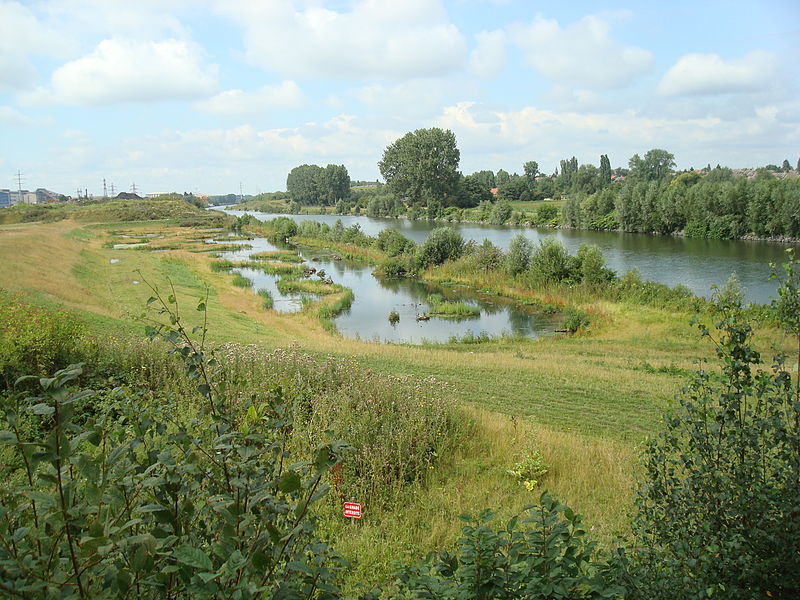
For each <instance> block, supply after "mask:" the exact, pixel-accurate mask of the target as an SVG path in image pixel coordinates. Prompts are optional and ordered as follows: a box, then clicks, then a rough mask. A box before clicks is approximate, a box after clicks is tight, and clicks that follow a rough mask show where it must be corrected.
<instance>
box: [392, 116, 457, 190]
mask: <svg viewBox="0 0 800 600" xmlns="http://www.w3.org/2000/svg"><path fill="white" fill-rule="evenodd" d="M460 158H461V154H460V153H459V151H458V147H457V146H456V136H455V135H454V134H453V132H452V131H450V130H449V129H447V130H445V129H439V128H438V127H434V128H432V129H417V130H416V131H412V132H410V133H407V134H405V135H404V136H403V137H401V138H400V139H399V140H396V141H395V142H393V143H392V144H390V145H389V146H387V147H386V149H385V150H384V151H383V158H382V159H381V161H380V162H379V163H378V168H379V169H380V171H381V175H382V176H383V178H384V179H385V180H386V184H387V186H388V187H389V189H390V190H391V191H392V192H393V193H395V194H397V195H400V196H408V197H409V198H410V199H411V201H412V202H414V203H419V202H420V201H421V200H423V199H424V200H429V199H442V198H444V197H445V196H447V195H448V194H451V193H453V192H454V191H455V190H456V186H457V184H458V182H459V178H460V174H459V172H458V163H459V160H460Z"/></svg>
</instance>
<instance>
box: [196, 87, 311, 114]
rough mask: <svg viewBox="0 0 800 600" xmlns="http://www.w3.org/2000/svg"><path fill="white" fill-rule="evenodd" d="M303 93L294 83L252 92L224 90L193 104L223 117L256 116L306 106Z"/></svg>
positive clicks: (204, 110)
mask: <svg viewBox="0 0 800 600" xmlns="http://www.w3.org/2000/svg"><path fill="white" fill-rule="evenodd" d="M306 102H307V99H306V97H305V95H304V94H303V91H302V90H301V89H300V87H299V86H298V85H297V84H296V83H295V82H294V81H284V82H282V83H279V84H278V85H265V86H262V87H260V88H259V89H257V90H256V91H254V92H245V91H242V90H225V91H224V92H220V93H219V94H217V95H216V96H214V97H212V98H209V99H208V100H203V101H201V102H198V103H196V104H195V108H197V109H198V110H199V111H201V112H206V113H210V114H213V115H218V116H223V117H237V116H250V115H258V114H260V113H264V112H266V111H270V110H281V109H292V108H299V107H301V106H303V105H304V104H306Z"/></svg>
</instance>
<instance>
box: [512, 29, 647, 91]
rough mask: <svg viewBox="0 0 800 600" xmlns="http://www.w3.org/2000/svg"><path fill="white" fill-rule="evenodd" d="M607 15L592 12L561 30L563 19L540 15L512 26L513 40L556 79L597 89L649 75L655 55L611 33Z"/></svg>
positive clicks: (544, 73) (536, 66) (536, 65)
mask: <svg viewBox="0 0 800 600" xmlns="http://www.w3.org/2000/svg"><path fill="white" fill-rule="evenodd" d="M610 30H611V25H610V23H609V21H608V20H607V19H606V18H603V17H601V16H597V15H589V16H586V17H584V18H582V19H581V20H580V21H577V22H575V23H572V24H570V25H568V26H567V27H566V28H563V29H562V28H561V26H560V25H559V24H558V21H556V20H554V19H545V18H543V17H537V18H536V19H535V20H534V21H533V22H532V23H529V24H514V25H511V26H510V27H509V35H510V38H511V40H512V41H513V42H514V43H515V44H516V45H517V46H519V48H520V49H521V50H522V52H523V53H524V55H525V60H526V62H527V63H528V64H529V65H530V66H531V67H533V68H534V69H536V70H537V71H538V72H539V73H540V74H541V75H542V76H543V77H545V78H547V79H550V80H552V81H556V82H560V83H566V84H573V85H578V86H581V87H592V88H616V87H623V86H625V85H627V84H629V83H630V82H631V81H633V80H634V79H636V78H637V77H638V76H640V75H642V74H644V73H645V72H646V71H648V70H649V69H650V66H651V65H652V63H653V55H652V54H651V53H650V52H648V51H647V50H644V49H642V48H637V47H635V46H625V45H623V44H621V43H620V42H618V41H616V40H614V39H613V38H612V37H611V35H610Z"/></svg>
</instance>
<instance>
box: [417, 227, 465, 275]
mask: <svg viewBox="0 0 800 600" xmlns="http://www.w3.org/2000/svg"><path fill="white" fill-rule="evenodd" d="M463 252H464V238H462V237H461V234H460V233H458V232H457V231H456V230H455V229H453V228H452V227H437V228H436V229H434V230H433V231H431V233H430V235H429V236H428V239H426V240H425V241H424V242H423V243H422V244H421V245H420V246H419V247H418V248H417V254H416V257H415V262H416V264H417V266H418V267H419V268H421V269H424V268H426V267H429V266H431V265H440V264H442V263H443V262H445V261H447V260H455V259H457V258H458V257H460V256H461V254H462V253H463Z"/></svg>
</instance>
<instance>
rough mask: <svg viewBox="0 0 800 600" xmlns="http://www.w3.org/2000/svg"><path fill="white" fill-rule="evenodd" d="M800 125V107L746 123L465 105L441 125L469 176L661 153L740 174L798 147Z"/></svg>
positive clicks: (769, 111) (620, 161)
mask: <svg viewBox="0 0 800 600" xmlns="http://www.w3.org/2000/svg"><path fill="white" fill-rule="evenodd" d="M781 115H782V116H783V119H784V120H781V119H780V118H779V116H781ZM792 115H794V118H795V120H794V121H792V120H791V119H792V118H793V117H792ZM796 117H797V107H796V106H795V107H792V106H791V105H790V106H787V107H784V110H783V112H781V111H780V110H775V107H764V108H760V109H758V110H753V111H751V112H750V114H749V115H748V116H746V117H742V118H739V119H736V120H723V119H719V118H716V117H705V118H680V117H678V118H653V117H647V116H644V115H641V114H639V113H637V112H635V111H624V112H602V113H601V112H596V113H579V112H572V111H563V112H560V111H555V110H544V109H539V108H536V107H532V106H529V107H525V108H522V109H520V110H515V111H499V110H494V111H492V110H486V108H485V107H483V106H481V105H478V104H475V103H472V102H461V103H458V104H455V105H453V106H449V107H446V108H445V109H444V111H443V113H442V115H441V116H440V117H439V119H438V120H437V123H436V124H437V125H438V126H439V127H444V128H448V129H451V130H452V131H453V132H454V133H455V134H456V137H457V139H458V142H459V147H460V148H461V155H462V169H463V170H464V172H469V171H471V170H477V169H480V168H492V167H494V168H497V167H500V166H502V167H503V168H505V169H509V168H514V167H515V165H517V166H519V165H522V164H523V162H524V161H526V160H531V159H534V160H537V161H538V162H539V164H540V165H541V166H542V168H543V169H544V170H546V171H547V170H550V169H552V168H553V166H557V164H558V161H559V160H560V159H562V158H564V157H566V156H571V155H572V154H576V155H577V157H578V160H579V161H580V162H591V163H593V164H597V161H598V158H599V156H600V154H609V155H610V157H611V160H612V165H614V166H616V165H624V164H626V163H627V160H628V158H629V157H630V156H631V155H633V154H634V153H636V152H638V153H640V154H641V153H642V152H645V151H647V150H648V149H649V148H654V147H658V148H666V149H668V150H669V151H670V152H673V153H674V154H675V156H676V159H677V161H678V166H679V167H688V166H691V165H700V164H706V163H708V162H720V163H722V164H726V165H730V166H733V167H736V166H752V165H753V164H766V162H769V160H771V159H770V158H769V157H770V156H772V155H773V154H775V152H776V149H777V148H790V147H793V146H794V142H793V140H796V139H797V138H798V136H800V124H799V123H798V121H797V120H796ZM482 165H483V166H482Z"/></svg>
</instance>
